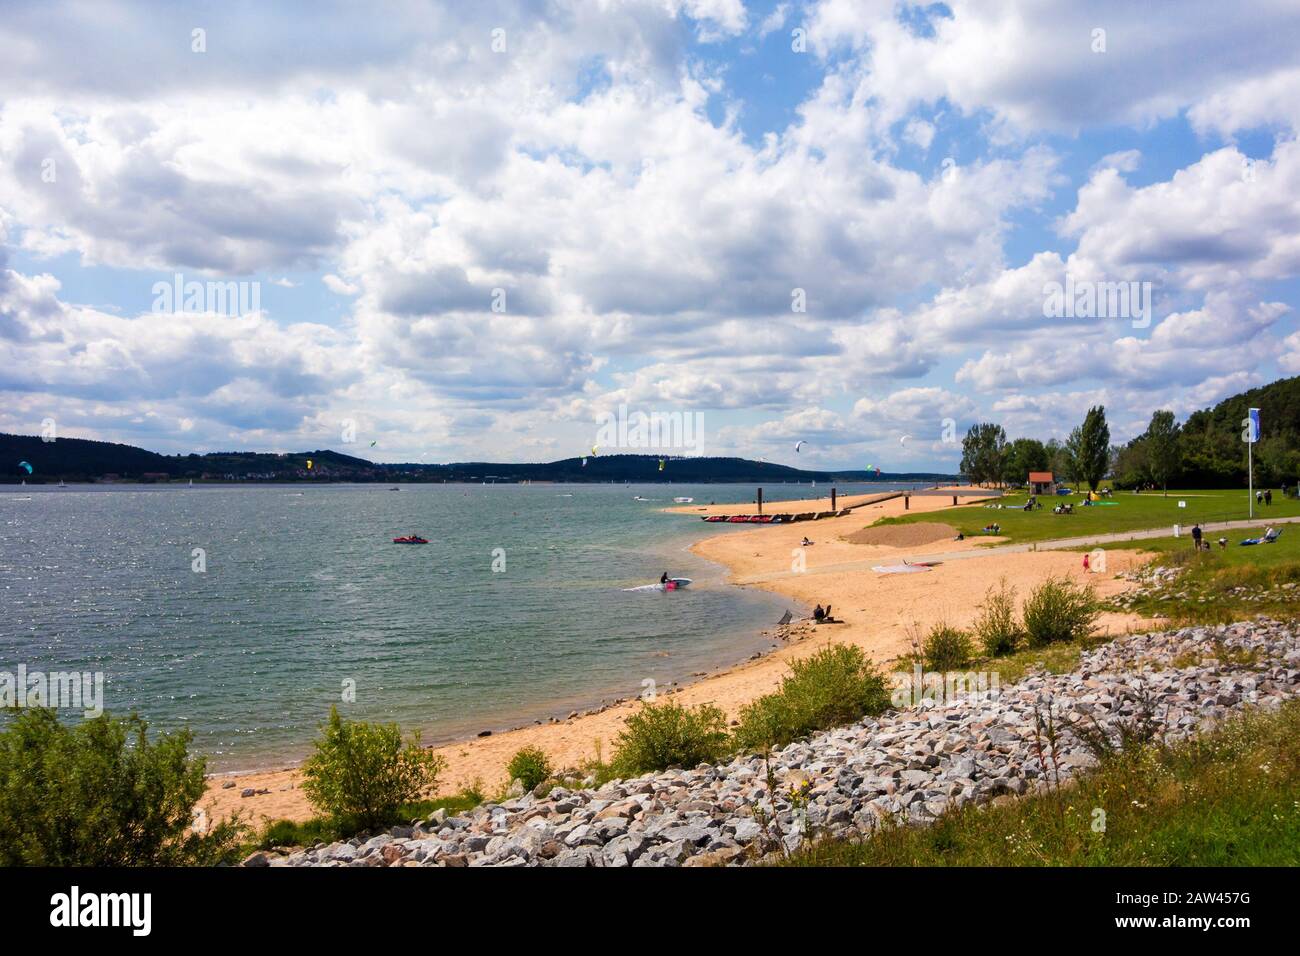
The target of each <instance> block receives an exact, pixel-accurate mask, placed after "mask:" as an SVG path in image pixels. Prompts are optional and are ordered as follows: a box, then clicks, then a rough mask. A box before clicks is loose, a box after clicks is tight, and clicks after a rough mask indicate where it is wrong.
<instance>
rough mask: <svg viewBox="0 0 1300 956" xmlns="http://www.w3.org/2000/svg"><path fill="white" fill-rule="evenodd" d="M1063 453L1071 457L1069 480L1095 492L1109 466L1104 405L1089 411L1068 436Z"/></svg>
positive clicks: (1108, 438) (1108, 427)
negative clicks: (1080, 483) (1085, 485)
mask: <svg viewBox="0 0 1300 956" xmlns="http://www.w3.org/2000/svg"><path fill="white" fill-rule="evenodd" d="M1065 449H1066V451H1067V452H1068V453H1069V455H1070V465H1071V472H1072V474H1071V476H1070V477H1071V479H1072V480H1074V481H1078V482H1086V483H1087V485H1088V487H1089V489H1091V490H1092V491H1096V490H1097V486H1098V485H1099V484H1101V480H1102V479H1103V478H1105V477H1106V468H1107V467H1108V466H1109V465H1110V426H1109V425H1107V424H1106V406H1105V405H1094V406H1093V407H1092V408H1090V409H1088V414H1087V415H1086V416H1084V419H1083V424H1082V425H1080V426H1079V427H1078V428H1076V429H1074V431H1072V432H1070V437H1069V438H1068V439H1067V440H1066V442H1065Z"/></svg>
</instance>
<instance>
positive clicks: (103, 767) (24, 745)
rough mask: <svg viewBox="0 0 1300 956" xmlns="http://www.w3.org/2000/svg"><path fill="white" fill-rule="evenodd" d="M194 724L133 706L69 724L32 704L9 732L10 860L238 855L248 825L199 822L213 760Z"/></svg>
mask: <svg viewBox="0 0 1300 956" xmlns="http://www.w3.org/2000/svg"><path fill="white" fill-rule="evenodd" d="M190 739H191V735H190V732H189V731H188V730H181V731H179V732H177V733H174V734H160V735H158V736H157V737H156V738H155V739H154V740H150V739H149V735H148V725H147V724H146V723H145V722H144V721H143V720H141V719H140V718H138V717H136V716H134V715H132V716H131V717H128V718H126V719H124V720H122V719H116V718H113V717H110V716H109V715H108V714H103V715H101V716H99V717H95V718H93V719H90V720H83V721H81V722H80V723H77V724H75V725H65V724H62V723H60V722H59V718H58V717H57V716H56V715H55V713H54V711H53V710H50V709H46V708H41V709H36V710H25V711H22V712H20V713H19V714H18V716H16V717H15V718H14V719H13V720H12V721H11V722H10V723H9V726H7V727H6V728H5V729H4V730H3V732H0V866H19V865H28V866H183V865H212V864H216V863H221V862H230V861H232V860H233V859H234V856H235V853H236V851H237V849H238V845H239V840H240V838H241V837H242V836H243V832H244V829H245V828H244V826H243V824H242V823H241V822H239V821H238V820H235V821H223V822H221V823H219V824H217V825H216V826H214V827H210V828H209V829H207V831H206V832H203V833H200V832H197V831H196V830H195V828H194V827H193V824H194V806H195V804H196V803H198V801H199V799H200V798H201V797H202V796H203V793H204V791H205V788H206V784H205V782H204V779H203V773H204V770H205V769H206V764H205V761H204V759H203V757H201V756H195V757H191V756H190V755H189V744H190Z"/></svg>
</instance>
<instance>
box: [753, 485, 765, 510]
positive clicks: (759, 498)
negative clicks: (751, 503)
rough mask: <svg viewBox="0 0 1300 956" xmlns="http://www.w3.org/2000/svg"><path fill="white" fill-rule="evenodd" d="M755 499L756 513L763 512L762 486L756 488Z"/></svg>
mask: <svg viewBox="0 0 1300 956" xmlns="http://www.w3.org/2000/svg"><path fill="white" fill-rule="evenodd" d="M755 500H756V501H757V502H758V513H759V514H762V513H763V489H762V488H759V489H758V497H757V498H756V499H755Z"/></svg>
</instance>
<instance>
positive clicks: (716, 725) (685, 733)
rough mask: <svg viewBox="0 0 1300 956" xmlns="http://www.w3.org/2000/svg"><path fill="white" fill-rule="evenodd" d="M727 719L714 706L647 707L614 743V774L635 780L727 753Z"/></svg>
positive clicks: (644, 707) (658, 705) (671, 703)
mask: <svg viewBox="0 0 1300 956" xmlns="http://www.w3.org/2000/svg"><path fill="white" fill-rule="evenodd" d="M726 747H727V718H726V715H725V714H723V712H722V711H721V710H719V709H718V708H717V707H714V706H712V705H711V704H702V705H700V706H699V707H694V708H687V707H682V706H681V705H680V704H676V703H673V702H671V701H669V702H668V703H664V704H651V703H647V704H644V705H643V706H642V707H641V709H640V710H639V711H638V712H637V713H635V714H633V715H632V716H631V717H629V718H628V719H627V726H626V727H625V728H624V729H623V730H622V731H620V732H619V735H618V738H617V739H616V740H615V741H614V759H613V761H611V765H612V767H613V770H614V772H615V773H616V774H617V775H619V776H623V777H634V776H636V775H637V774H641V773H646V772H647V771H651V770H664V769H666V768H668V767H671V766H674V765H675V766H680V767H694V766H696V765H697V764H701V763H709V762H711V761H715V760H718V759H719V758H721V757H722V756H724V755H725V754H726Z"/></svg>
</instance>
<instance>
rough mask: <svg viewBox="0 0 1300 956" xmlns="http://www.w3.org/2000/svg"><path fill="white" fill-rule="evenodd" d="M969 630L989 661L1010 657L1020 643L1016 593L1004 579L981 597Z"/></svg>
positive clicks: (1022, 634)
mask: <svg viewBox="0 0 1300 956" xmlns="http://www.w3.org/2000/svg"><path fill="white" fill-rule="evenodd" d="M972 630H974V632H975V639H976V640H977V641H979V643H980V647H982V648H983V649H984V653H985V654H987V655H989V657H1000V656H1001V655H1003V654H1010V653H1011V652H1012V651H1014V650H1015V649H1016V648H1017V647H1019V646H1020V642H1021V641H1023V640H1024V636H1025V634H1024V628H1023V627H1021V625H1020V623H1019V622H1018V621H1017V620H1016V589H1015V588H1012V587H1008V586H1007V582H1006V579H1005V578H1003V579H1002V581H1001V582H999V583H998V584H997V585H996V586H995V587H991V588H989V590H988V593H987V594H985V595H984V603H983V604H981V605H980V613H979V617H977V618H976V619H975V624H974V625H973V627H972Z"/></svg>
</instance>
